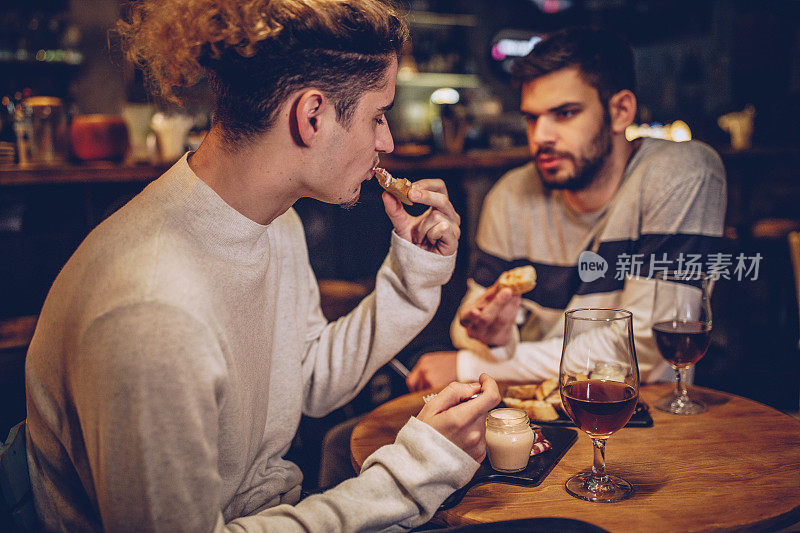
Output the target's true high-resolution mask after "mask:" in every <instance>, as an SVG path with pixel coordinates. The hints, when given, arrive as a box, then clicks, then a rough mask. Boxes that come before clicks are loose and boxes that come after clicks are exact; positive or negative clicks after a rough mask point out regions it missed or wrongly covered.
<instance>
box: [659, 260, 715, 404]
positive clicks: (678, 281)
mask: <svg viewBox="0 0 800 533" xmlns="http://www.w3.org/2000/svg"><path fill="white" fill-rule="evenodd" d="M655 280H656V288H655V296H654V298H653V338H654V339H655V342H656V345H657V346H658V350H659V351H660V352H661V356H662V357H663V358H664V359H666V360H667V362H668V363H669V364H670V365H672V368H673V369H674V370H675V375H676V382H675V391H674V392H673V393H672V394H669V395H667V396H665V397H663V398H661V399H660V400H659V401H658V402H656V404H655V406H656V407H657V408H658V409H660V410H662V411H667V412H668V413H675V414H678V415H694V414H698V413H702V412H704V411H705V410H706V406H705V404H703V403H702V402H699V401H697V400H693V399H691V398H690V397H689V394H688V392H687V390H686V384H685V383H684V381H683V379H682V375H681V372H682V371H683V370H685V369H688V368H691V367H692V366H693V365H694V364H695V363H697V362H698V361H699V360H700V359H701V358H702V357H703V355H705V353H706V350H708V345H709V342H710V341H711V303H710V297H709V292H710V291H709V282H708V278H707V277H706V275H705V274H704V273H702V272H683V271H669V272H658V273H657V274H656V276H655Z"/></svg>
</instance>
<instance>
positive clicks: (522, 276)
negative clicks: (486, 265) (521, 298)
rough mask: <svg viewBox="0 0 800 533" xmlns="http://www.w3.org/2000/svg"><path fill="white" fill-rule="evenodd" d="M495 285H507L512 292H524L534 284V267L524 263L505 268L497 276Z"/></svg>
mask: <svg viewBox="0 0 800 533" xmlns="http://www.w3.org/2000/svg"><path fill="white" fill-rule="evenodd" d="M497 285H499V286H500V287H502V288H506V287H508V288H509V289H511V290H512V291H514V294H525V293H526V292H529V291H532V290H533V288H534V287H535V286H536V269H535V268H533V267H532V266H531V265H526V266H521V267H517V268H512V269H511V270H506V271H505V272H503V273H502V274H500V277H499V278H497Z"/></svg>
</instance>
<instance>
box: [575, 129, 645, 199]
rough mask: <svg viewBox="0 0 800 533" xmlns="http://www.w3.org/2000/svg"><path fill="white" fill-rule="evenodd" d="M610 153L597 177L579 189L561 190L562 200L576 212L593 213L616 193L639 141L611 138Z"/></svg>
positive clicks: (622, 137) (621, 137)
mask: <svg viewBox="0 0 800 533" xmlns="http://www.w3.org/2000/svg"><path fill="white" fill-rule="evenodd" d="M612 143H613V144H612V148H611V153H610V154H609V156H608V158H607V159H606V161H605V163H603V166H602V167H600V169H599V170H598V171H597V177H596V179H594V180H593V181H592V183H591V184H590V185H589V186H588V187H586V188H585V189H581V190H580V191H566V190H565V191H562V193H563V197H564V202H565V203H566V204H567V206H568V207H569V208H570V209H572V210H573V211H574V212H576V213H581V214H585V213H594V212H595V211H598V210H600V209H602V208H603V207H605V206H606V205H607V204H608V203H609V202H610V201H611V199H612V198H613V197H614V194H616V192H617V189H619V186H620V184H621V183H622V178H623V176H624V175H625V168H626V167H627V166H628V162H629V161H630V158H631V156H632V155H633V153H634V152H635V151H636V150H637V149H638V147H639V141H634V142H630V141H628V140H627V139H625V137H624V136H620V137H615V138H614V139H613V140H612Z"/></svg>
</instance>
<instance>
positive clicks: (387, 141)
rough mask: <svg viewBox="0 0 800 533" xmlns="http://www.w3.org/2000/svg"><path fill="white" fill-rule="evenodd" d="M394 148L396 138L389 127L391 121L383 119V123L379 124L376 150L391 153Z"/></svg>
mask: <svg viewBox="0 0 800 533" xmlns="http://www.w3.org/2000/svg"><path fill="white" fill-rule="evenodd" d="M393 150H394V139H392V131H391V130H390V129H389V121H388V120H387V119H385V118H384V119H383V124H378V134H377V135H376V136H375V151H377V152H381V153H384V154H390V153H392V151H393Z"/></svg>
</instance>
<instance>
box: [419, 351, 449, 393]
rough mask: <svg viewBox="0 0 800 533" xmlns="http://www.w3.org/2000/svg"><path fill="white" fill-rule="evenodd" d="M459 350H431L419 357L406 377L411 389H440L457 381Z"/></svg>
mask: <svg viewBox="0 0 800 533" xmlns="http://www.w3.org/2000/svg"><path fill="white" fill-rule="evenodd" d="M457 353H458V352H431V353H426V354H425V355H423V356H422V357H420V358H419V360H418V361H417V364H416V365H414V368H412V369H411V372H410V373H409V374H408V377H407V378H406V385H407V386H408V390H410V391H418V390H423V389H440V388H442V387H444V386H445V385H447V384H448V383H450V382H451V381H455V380H456V379H458V378H457V376H456V355H457Z"/></svg>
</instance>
